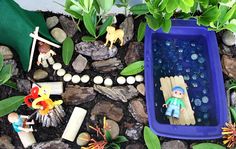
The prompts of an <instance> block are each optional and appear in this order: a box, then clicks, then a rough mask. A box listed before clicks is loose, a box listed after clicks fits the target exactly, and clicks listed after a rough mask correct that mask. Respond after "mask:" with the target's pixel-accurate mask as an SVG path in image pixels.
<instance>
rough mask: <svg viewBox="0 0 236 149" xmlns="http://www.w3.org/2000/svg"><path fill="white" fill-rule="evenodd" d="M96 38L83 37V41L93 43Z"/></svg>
mask: <svg viewBox="0 0 236 149" xmlns="http://www.w3.org/2000/svg"><path fill="white" fill-rule="evenodd" d="M95 40H96V38H94V37H91V36H83V37H82V41H85V42H92V41H95Z"/></svg>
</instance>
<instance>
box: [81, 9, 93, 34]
mask: <svg viewBox="0 0 236 149" xmlns="http://www.w3.org/2000/svg"><path fill="white" fill-rule="evenodd" d="M83 22H84V26H85V28H86V29H87V31H88V32H89V33H90V34H91V35H93V36H94V37H96V28H95V26H94V24H93V18H92V17H91V16H90V15H89V14H88V13H85V14H84V16H83Z"/></svg>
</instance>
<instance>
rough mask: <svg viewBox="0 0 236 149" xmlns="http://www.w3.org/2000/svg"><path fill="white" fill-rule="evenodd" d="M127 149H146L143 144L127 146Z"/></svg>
mask: <svg viewBox="0 0 236 149" xmlns="http://www.w3.org/2000/svg"><path fill="white" fill-rule="evenodd" d="M125 149H145V147H144V145H143V144H140V143H138V144H129V145H127V146H126V148H125Z"/></svg>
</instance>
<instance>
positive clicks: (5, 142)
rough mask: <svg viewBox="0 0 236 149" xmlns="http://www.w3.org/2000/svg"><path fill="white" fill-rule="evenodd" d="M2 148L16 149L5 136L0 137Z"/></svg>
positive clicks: (0, 146)
mask: <svg viewBox="0 0 236 149" xmlns="http://www.w3.org/2000/svg"><path fill="white" fill-rule="evenodd" d="M0 148H1V149H15V146H14V145H12V143H11V138H10V137H9V136H6V135H3V136H1V137H0Z"/></svg>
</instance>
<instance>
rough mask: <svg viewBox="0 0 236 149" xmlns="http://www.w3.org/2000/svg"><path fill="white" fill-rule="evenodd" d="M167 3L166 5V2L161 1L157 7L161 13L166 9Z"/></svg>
mask: <svg viewBox="0 0 236 149" xmlns="http://www.w3.org/2000/svg"><path fill="white" fill-rule="evenodd" d="M167 3H168V0H164V1H162V2H161V4H160V6H159V10H160V11H163V10H164V9H165V8H166V5H167Z"/></svg>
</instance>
